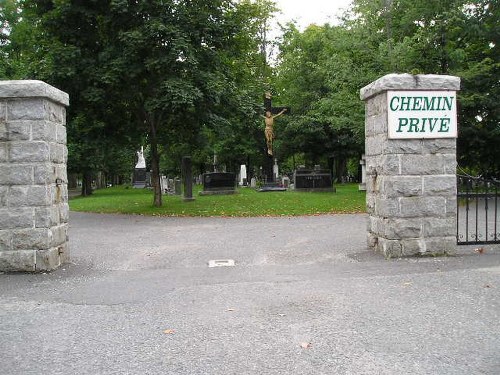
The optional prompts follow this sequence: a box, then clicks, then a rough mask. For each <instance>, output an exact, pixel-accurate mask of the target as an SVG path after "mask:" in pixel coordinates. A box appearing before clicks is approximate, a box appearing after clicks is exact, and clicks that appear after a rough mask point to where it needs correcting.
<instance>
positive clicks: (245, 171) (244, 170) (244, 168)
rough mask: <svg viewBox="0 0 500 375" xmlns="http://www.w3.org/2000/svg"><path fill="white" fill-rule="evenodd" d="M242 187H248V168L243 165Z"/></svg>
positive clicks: (241, 174) (241, 170) (241, 173)
mask: <svg viewBox="0 0 500 375" xmlns="http://www.w3.org/2000/svg"><path fill="white" fill-rule="evenodd" d="M239 184H240V186H247V166H246V165H245V164H242V165H241V166H240V182H239Z"/></svg>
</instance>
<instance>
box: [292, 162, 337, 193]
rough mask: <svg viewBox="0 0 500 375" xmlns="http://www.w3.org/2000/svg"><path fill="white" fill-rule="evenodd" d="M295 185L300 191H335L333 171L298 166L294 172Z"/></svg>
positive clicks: (317, 167)
mask: <svg viewBox="0 0 500 375" xmlns="http://www.w3.org/2000/svg"><path fill="white" fill-rule="evenodd" d="M293 185H294V188H295V190H298V191H312V192H314V191H318V192H319V191H331V192H335V187H334V186H333V181H332V173H331V171H330V170H329V169H321V168H319V166H316V167H315V168H314V169H307V168H298V169H297V170H296V171H295V172H294V174H293Z"/></svg>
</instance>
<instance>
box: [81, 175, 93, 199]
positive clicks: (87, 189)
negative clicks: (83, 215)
mask: <svg viewBox="0 0 500 375" xmlns="http://www.w3.org/2000/svg"><path fill="white" fill-rule="evenodd" d="M91 194H92V173H91V172H89V171H86V172H84V173H83V178H82V196H83V197H87V196H89V195H91Z"/></svg>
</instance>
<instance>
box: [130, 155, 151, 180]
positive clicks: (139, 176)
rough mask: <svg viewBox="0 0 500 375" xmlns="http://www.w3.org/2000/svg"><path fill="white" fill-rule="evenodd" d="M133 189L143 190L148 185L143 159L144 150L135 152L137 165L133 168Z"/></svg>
mask: <svg viewBox="0 0 500 375" xmlns="http://www.w3.org/2000/svg"><path fill="white" fill-rule="evenodd" d="M132 185H133V187H134V189H143V188H145V187H146V186H147V185H148V175H147V171H146V160H145V159H144V148H143V147H141V151H137V163H136V165H135V168H134V176H133V180H132Z"/></svg>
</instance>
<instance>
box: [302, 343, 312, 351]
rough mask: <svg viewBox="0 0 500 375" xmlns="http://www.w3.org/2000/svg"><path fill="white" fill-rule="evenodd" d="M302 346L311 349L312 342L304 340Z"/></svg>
mask: <svg viewBox="0 0 500 375" xmlns="http://www.w3.org/2000/svg"><path fill="white" fill-rule="evenodd" d="M300 347H301V348H302V349H311V347H312V344H311V343H310V342H302V343H300Z"/></svg>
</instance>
